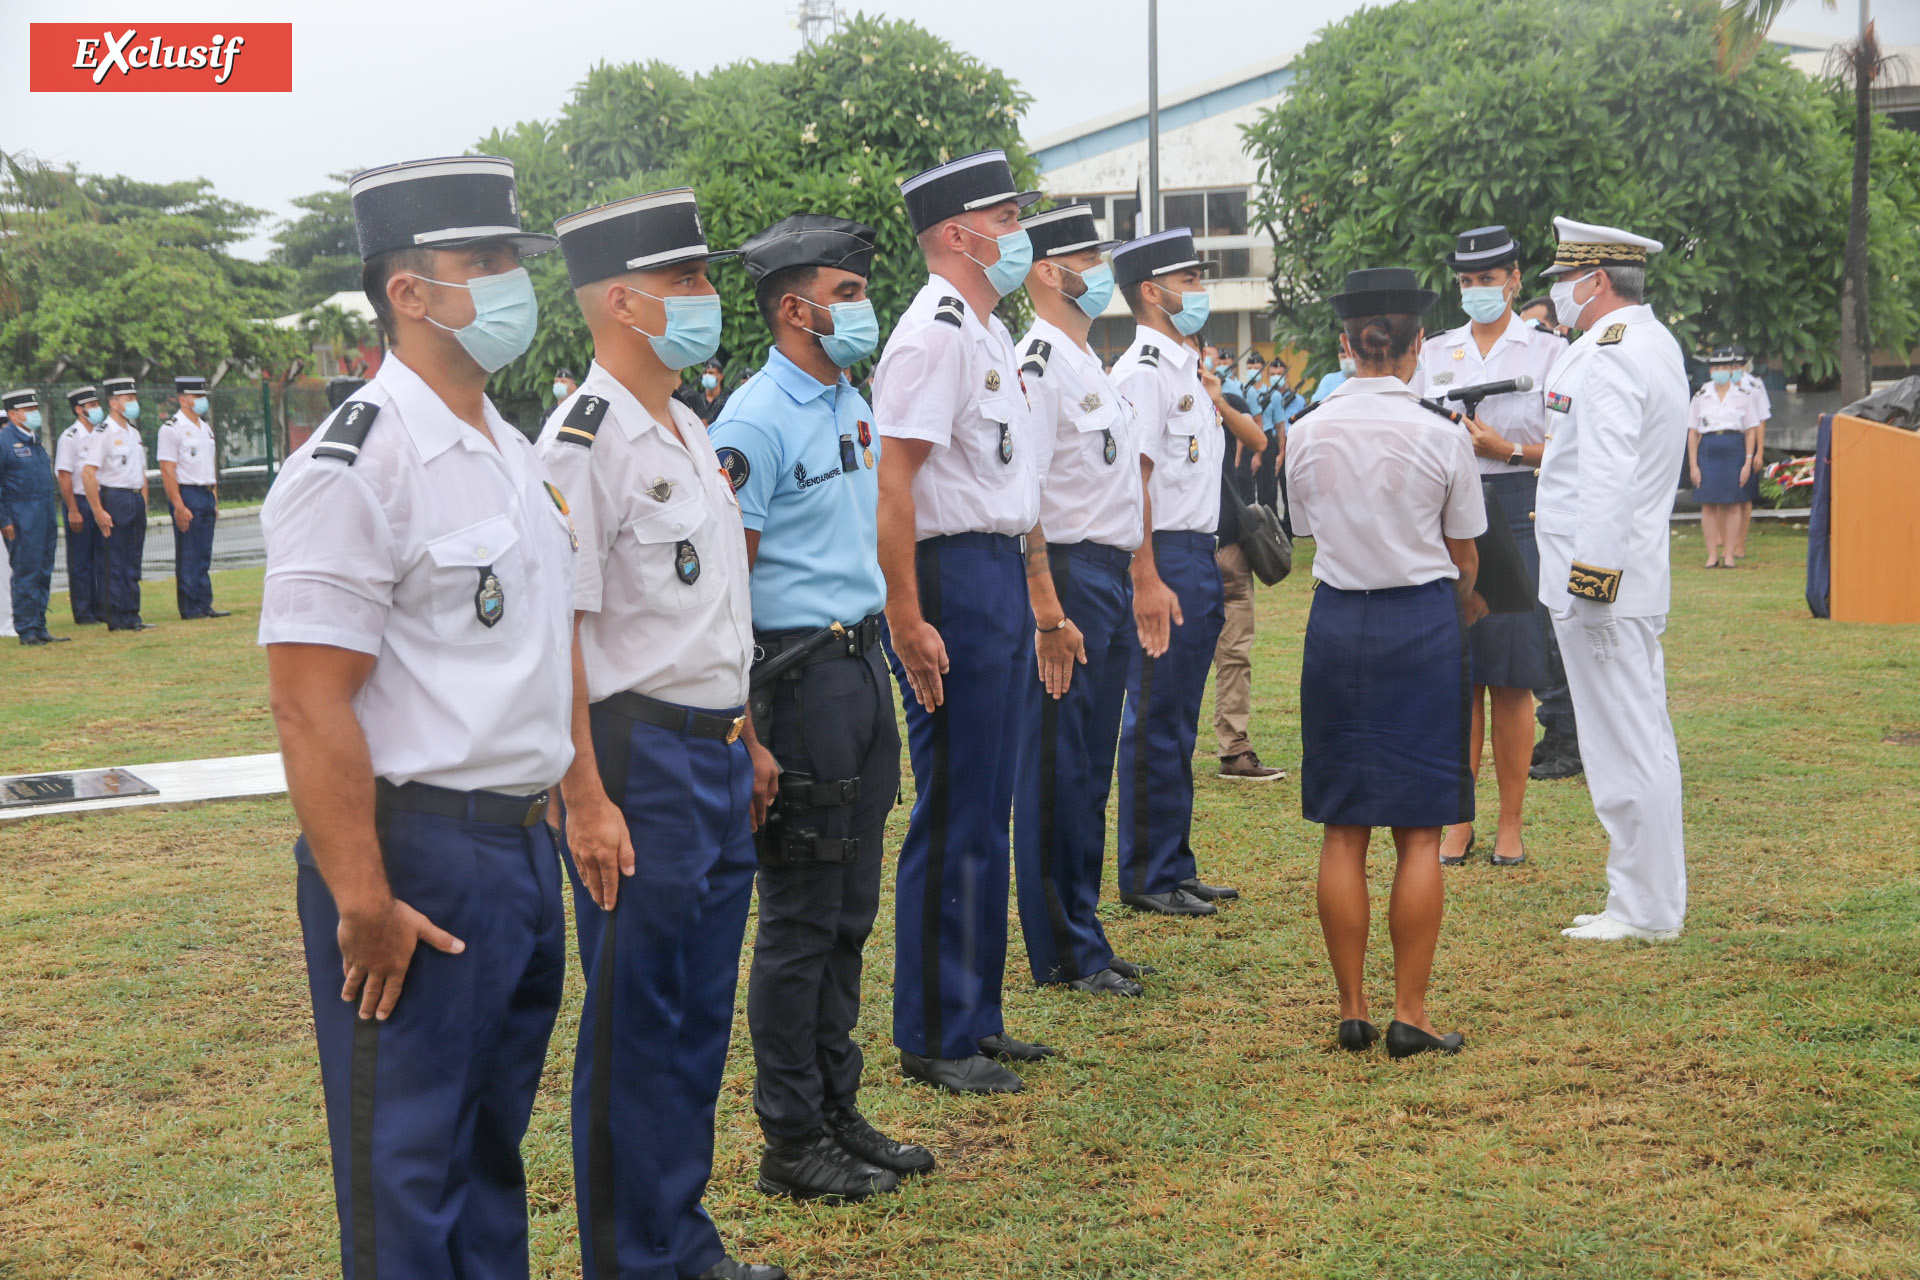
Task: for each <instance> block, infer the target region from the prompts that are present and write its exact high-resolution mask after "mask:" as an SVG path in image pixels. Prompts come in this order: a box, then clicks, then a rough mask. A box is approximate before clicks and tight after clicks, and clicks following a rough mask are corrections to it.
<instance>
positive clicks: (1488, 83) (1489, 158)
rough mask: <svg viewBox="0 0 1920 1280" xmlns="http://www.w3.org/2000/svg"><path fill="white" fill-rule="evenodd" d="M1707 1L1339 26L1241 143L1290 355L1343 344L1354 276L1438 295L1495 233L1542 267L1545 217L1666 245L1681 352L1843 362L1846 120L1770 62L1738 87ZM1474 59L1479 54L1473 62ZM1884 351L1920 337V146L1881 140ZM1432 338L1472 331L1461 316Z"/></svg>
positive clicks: (1815, 369)
mask: <svg viewBox="0 0 1920 1280" xmlns="http://www.w3.org/2000/svg"><path fill="white" fill-rule="evenodd" d="M1719 20H1720V11H1719V8H1718V6H1717V4H1716V3H1715V2H1714V0H1494V2H1493V3H1487V0H1408V2H1407V3H1402V4H1397V5H1393V6H1390V7H1388V8H1384V9H1369V10H1366V11H1365V12H1364V13H1361V14H1356V15H1354V16H1353V17H1351V18H1348V19H1347V20H1345V21H1343V22H1340V23H1337V24H1334V25H1333V26H1331V27H1329V28H1327V29H1326V30H1325V31H1324V32H1323V33H1322V34H1321V37H1320V38H1319V39H1318V40H1316V41H1315V42H1314V43H1313V44H1312V45H1309V46H1308V47H1307V49H1306V50H1305V51H1304V52H1303V53H1302V54H1301V56H1300V59H1299V61H1298V62H1297V63H1296V64H1295V81H1294V84H1293V87H1292V91H1291V93H1290V94H1289V96H1288V98H1287V100H1286V101H1284V102H1282V103H1280V104H1279V105H1278V106H1276V107H1275V108H1273V109H1272V110H1270V111H1268V112H1266V113H1264V114H1263V116H1262V117H1261V119H1259V120H1258V121H1256V122H1255V123H1254V124H1253V125H1251V126H1249V127H1248V128H1247V131H1246V136H1247V142H1248V146H1249V147H1250V149H1251V150H1252V151H1253V152H1254V154H1255V155H1256V156H1257V157H1258V159H1259V162H1260V186H1261V187H1262V188H1263V190H1262V192H1261V195H1260V199H1259V201H1258V203H1257V207H1256V217H1257V218H1258V219H1259V220H1261V221H1263V222H1264V223H1265V224H1266V225H1267V226H1268V228H1269V230H1270V231H1271V232H1272V234H1273V235H1274V237H1275V242H1276V268H1275V276H1274V293H1275V312H1276V326H1275V328H1276V338H1277V339H1279V340H1281V341H1282V342H1289V343H1293V344H1297V345H1299V346H1301V347H1303V348H1306V349H1308V350H1310V351H1312V352H1313V353H1314V356H1315V365H1316V367H1317V368H1320V369H1324V368H1325V367H1327V366H1328V365H1330V364H1331V363H1332V360H1333V357H1334V355H1335V351H1336V345H1335V341H1334V335H1335V324H1334V317H1333V312H1332V309H1331V308H1330V307H1328V306H1327V305H1326V304H1325V302H1324V301H1323V300H1324V299H1325V298H1326V297H1327V296H1328V295H1329V294H1331V293H1333V292H1336V291H1337V290H1338V288H1339V284H1340V280H1341V277H1342V275H1343V274H1344V273H1345V272H1346V271H1348V270H1349V269H1352V268H1355V267H1363V266H1385V265H1405V266H1411V267H1412V268H1414V269H1415V270H1416V271H1417V272H1418V273H1419V274H1420V275H1421V276H1422V278H1423V279H1424V280H1425V281H1426V282H1427V283H1428V284H1430V285H1435V286H1441V287H1443V291H1446V290H1444V285H1445V282H1446V280H1447V277H1448V274H1449V273H1448V272H1447V270H1446V268H1445V266H1444V265H1443V262H1442V258H1443V255H1444V254H1445V252H1446V251H1447V249H1448V248H1449V247H1450V246H1451V244H1452V238H1453V235H1454V233H1455V232H1457V231H1458V230H1460V229H1461V228H1462V227H1466V226H1471V225H1475V224H1479V223H1489V222H1503V223H1505V224H1506V225H1507V226H1509V227H1510V228H1512V229H1513V231H1514V234H1515V236H1516V237H1517V239H1518V240H1519V242H1520V245H1521V250H1522V255H1523V262H1524V263H1525V265H1526V266H1527V268H1528V270H1530V271H1532V270H1537V269H1538V268H1539V267H1540V266H1541V265H1543V264H1544V263H1545V262H1546V261H1547V260H1548V257H1549V256H1550V255H1549V251H1550V249H1551V245H1552V238H1553V233H1552V222H1551V220H1552V217H1553V215H1555V214H1564V215H1567V216H1569V217H1575V218H1580V219H1582V220H1586V221H1594V222H1603V223H1611V224H1615V225H1620V226H1625V227H1630V228H1632V229H1633V230H1636V231H1639V232H1642V233H1644V234H1646V235H1650V236H1654V237H1657V238H1659V239H1661V240H1663V241H1665V242H1666V245H1667V252H1665V253H1663V254H1660V255H1659V256H1657V257H1655V258H1654V259H1652V261H1651V263H1650V266H1649V270H1648V279H1649V296H1650V300H1651V301H1652V302H1653V303H1654V305H1655V307H1656V309H1657V310H1658V312H1659V314H1660V316H1661V318H1662V319H1663V320H1666V321H1667V322H1668V323H1670V324H1671V325H1673V327H1674V329H1675V332H1676V334H1677V335H1678V336H1679V338H1680V340H1681V342H1682V343H1683V344H1684V345H1687V346H1689V347H1697V346H1700V345H1703V344H1706V343H1709V342H1721V341H1736V340H1737V341H1740V342H1743V343H1745V344H1746V345H1747V346H1748V347H1751V348H1753V349H1755V350H1757V351H1763V352H1767V353H1770V354H1773V355H1776V356H1778V357H1780V358H1781V360H1782V361H1783V362H1784V363H1785V364H1786V365H1787V366H1788V367H1790V368H1800V369H1804V370H1805V371H1806V372H1807V373H1808V374H1810V375H1811V376H1813V377H1816V378H1821V377H1826V376H1828V375H1830V374H1831V373H1833V372H1834V371H1835V370H1836V369H1837V367H1838V336H1839V335H1838V312H1839V306H1838V285H1839V280H1840V278H1841V274H1842V272H1841V264H1842V258H1843V254H1844V247H1845V243H1846V230H1847V227H1846V221H1847V200H1846V199H1845V197H1844V195H1843V194H1842V193H1843V192H1845V191H1846V190H1847V185H1848V176H1849V158H1850V156H1849V153H1850V150H1851V146H1852V140H1851V138H1850V137H1849V134H1850V132H1851V130H1850V128H1849V127H1848V126H1847V124H1846V119H1847V117H1848V116H1850V115H1851V108H1852V104H1851V102H1850V101H1848V96H1847V95H1846V94H1844V93H1843V92H1842V91H1841V90H1840V89H1839V87H1838V86H1837V85H1835V84H1833V83H1830V82H1815V81H1810V80H1808V79H1807V78H1806V77H1804V76H1802V75H1801V74H1799V73H1798V72H1797V71H1795V70H1793V69H1792V68H1791V67H1789V66H1788V65H1787V64H1786V60H1785V56H1784V54H1783V53H1782V52H1781V51H1779V50H1777V49H1773V48H1764V49H1759V50H1756V51H1755V53H1754V56H1753V58H1752V63H1751V65H1750V66H1748V67H1746V68H1745V69H1744V70H1743V71H1741V72H1740V74H1738V75H1733V74H1730V72H1729V69H1728V68H1727V67H1726V66H1725V65H1724V63H1723V60H1722V57H1721V46H1720V38H1719ZM1469 54H1471V56H1467V55H1469ZM1874 128H1875V134H1874V150H1875V154H1874V161H1873V167H1872V174H1871V177H1872V190H1873V199H1872V202H1871V204H1872V213H1871V217H1872V236H1871V238H1870V243H1871V248H1870V253H1869V259H1870V273H1871V275H1872V278H1873V280H1874V294H1873V297H1874V307H1873V317H1872V318H1873V325H1874V335H1875V337H1876V338H1877V339H1878V340H1879V341H1880V342H1882V343H1884V344H1886V345H1890V346H1895V347H1903V346H1904V345H1908V344H1911V343H1912V342H1913V341H1914V340H1915V338H1916V337H1917V336H1920V274H1916V271H1920V237H1916V236H1915V235H1914V234H1913V227H1914V225H1915V223H1916V222H1917V221H1920V199H1916V195H1917V194H1920V193H1916V177H1915V175H1916V174H1920V138H1916V137H1914V136H1913V135H1896V132H1895V131H1894V130H1893V129H1892V128H1890V127H1889V126H1888V124H1887V122H1886V121H1885V120H1878V121H1876V122H1875V124H1874ZM1446 292H1448V293H1449V299H1450V300H1449V302H1448V303H1447V304H1446V309H1445V310H1444V311H1442V312H1437V313H1436V314H1435V316H1434V317H1432V318H1431V319H1430V321H1429V323H1430V325H1432V326H1434V327H1440V326H1443V325H1449V324H1458V323H1460V322H1461V319H1462V318H1461V317H1460V316H1459V314H1458V309H1457V305H1456V304H1455V303H1454V302H1453V301H1452V300H1451V293H1450V291H1446Z"/></svg>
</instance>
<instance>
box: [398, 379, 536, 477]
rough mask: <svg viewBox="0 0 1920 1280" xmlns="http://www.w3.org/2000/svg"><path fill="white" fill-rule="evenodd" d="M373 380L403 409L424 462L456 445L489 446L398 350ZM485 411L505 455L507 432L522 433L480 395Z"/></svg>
mask: <svg viewBox="0 0 1920 1280" xmlns="http://www.w3.org/2000/svg"><path fill="white" fill-rule="evenodd" d="M373 380H374V381H375V382H377V383H379V384H380V386H381V387H382V389H384V390H385V391H386V393H387V394H388V395H389V396H392V397H393V402H394V404H395V405H397V406H398V407H399V409H400V421H401V422H402V423H403V424H404V425H405V426H406V429H407V435H409V436H410V437H412V439H413V447H414V448H415V449H417V450H419V451H420V460H421V461H422V462H431V461H433V460H434V459H435V458H437V457H439V456H440V455H441V454H442V453H445V452H446V451H447V450H448V449H451V448H452V447H453V446H454V445H456V444H458V445H463V446H465V447H466V448H468V449H482V450H484V449H486V448H487V447H488V445H487V441H486V437H484V436H482V435H481V434H480V433H479V432H478V431H476V430H474V429H473V428H472V427H470V426H468V425H467V424H466V423H464V422H462V421H461V420H460V419H459V418H457V417H455V416H454V412H453V410H451V409H449V408H448V407H447V402H446V401H444V400H442V399H441V398H440V396H439V395H438V393H436V392H435V391H434V389H433V388H432V387H430V386H428V385H427V384H426V382H425V380H423V379H422V378H421V377H420V375H419V374H417V373H415V372H414V371H413V370H412V369H411V368H409V367H408V365H407V362H406V361H404V360H402V359H401V358H400V353H399V352H398V351H389V352H387V356H386V359H384V360H382V361H381V362H380V372H379V373H377V374H375V375H374V378H373ZM480 405H481V412H482V413H483V414H484V415H485V416H486V419H487V430H489V431H491V432H492V433H493V439H494V448H495V449H496V450H497V451H498V452H499V453H500V454H502V455H503V456H504V455H505V453H506V448H505V446H504V445H502V444H501V443H500V442H501V441H502V440H504V439H505V438H506V436H505V433H506V432H509V431H511V432H513V434H515V435H519V434H520V433H519V431H518V429H516V428H515V427H513V426H512V425H510V424H509V423H508V422H507V420H506V419H505V418H502V417H501V416H500V414H499V412H498V411H497V410H495V409H494V407H493V401H491V400H489V399H487V398H486V397H485V396H482V397H481V398H480Z"/></svg>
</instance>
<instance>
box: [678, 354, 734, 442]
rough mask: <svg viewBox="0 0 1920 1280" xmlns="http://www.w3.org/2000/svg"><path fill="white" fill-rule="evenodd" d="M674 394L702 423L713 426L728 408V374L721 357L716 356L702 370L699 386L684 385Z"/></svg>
mask: <svg viewBox="0 0 1920 1280" xmlns="http://www.w3.org/2000/svg"><path fill="white" fill-rule="evenodd" d="M674 394H675V396H677V397H678V398H679V400H680V403H681V404H684V405H686V406H687V408H689V409H691V410H693V411H694V413H696V414H698V415H699V417H700V421H701V422H703V423H705V424H706V425H707V426H709V427H710V426H712V425H713V423H714V420H715V419H716V418H718V417H719V416H720V411H721V410H722V409H724V408H726V407H727V373H726V370H725V368H724V367H722V365H721V363H720V357H718V356H715V357H714V358H713V359H711V360H709V361H707V363H706V366H705V367H704V368H702V369H701V370H700V383H699V385H698V386H688V385H686V384H684V383H683V384H682V385H681V387H680V389H679V390H678V391H676V392H674Z"/></svg>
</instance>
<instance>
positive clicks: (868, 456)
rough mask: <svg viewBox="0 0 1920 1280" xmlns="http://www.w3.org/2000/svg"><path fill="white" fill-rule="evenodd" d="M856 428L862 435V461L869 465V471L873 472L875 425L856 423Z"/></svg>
mask: <svg viewBox="0 0 1920 1280" xmlns="http://www.w3.org/2000/svg"><path fill="white" fill-rule="evenodd" d="M854 426H855V428H856V429H857V430H858V431H859V433H860V448H861V449H862V450H863V451H864V453H863V455H862V459H863V461H865V462H866V464H867V470H869V471H871V470H873V424H872V423H871V422H856V423H855V424H854Z"/></svg>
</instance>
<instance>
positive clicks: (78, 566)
mask: <svg viewBox="0 0 1920 1280" xmlns="http://www.w3.org/2000/svg"><path fill="white" fill-rule="evenodd" d="M74 497H75V499H76V505H77V506H78V507H79V508H80V527H79V528H78V529H75V528H74V527H73V526H72V525H68V526H67V603H68V604H69V605H70V606H71V607H72V609H73V620H74V621H75V622H77V623H88V622H105V621H106V620H107V549H106V543H105V542H103V541H102V540H101V537H100V525H99V522H98V521H96V520H95V519H94V518H93V504H92V503H91V502H88V501H87V495H86V494H84V493H77V494H75V495H74Z"/></svg>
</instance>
